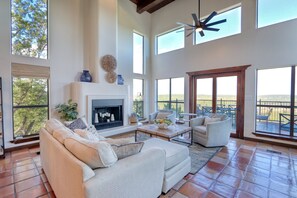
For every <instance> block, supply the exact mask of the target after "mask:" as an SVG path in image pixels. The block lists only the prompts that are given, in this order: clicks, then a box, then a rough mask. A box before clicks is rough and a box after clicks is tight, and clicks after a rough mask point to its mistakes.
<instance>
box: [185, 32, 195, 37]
mask: <svg viewBox="0 0 297 198" xmlns="http://www.w3.org/2000/svg"><path fill="white" fill-rule="evenodd" d="M194 32H195V30H193V31H192V32H190V33H189V34H188V35H187V37H189V36H190V35H191V34H193V33H194Z"/></svg>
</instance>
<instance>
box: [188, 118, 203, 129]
mask: <svg viewBox="0 0 297 198" xmlns="http://www.w3.org/2000/svg"><path fill="white" fill-rule="evenodd" d="M204 119H205V118H204V117H197V118H193V119H191V120H190V127H193V126H199V125H202V124H203V122H204Z"/></svg>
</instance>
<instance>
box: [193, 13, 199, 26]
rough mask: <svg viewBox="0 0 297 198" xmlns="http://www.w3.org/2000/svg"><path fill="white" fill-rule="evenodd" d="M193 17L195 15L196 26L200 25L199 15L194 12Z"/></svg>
mask: <svg viewBox="0 0 297 198" xmlns="http://www.w3.org/2000/svg"><path fill="white" fill-rule="evenodd" d="M192 17H193V20H194V22H195V26H196V27H199V26H200V21H199V19H198V17H197V15H196V14H195V13H192Z"/></svg>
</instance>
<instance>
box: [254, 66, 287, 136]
mask: <svg viewBox="0 0 297 198" xmlns="http://www.w3.org/2000/svg"><path fill="white" fill-rule="evenodd" d="M257 82H258V84H257V111H256V131H261V132H268V133H276V134H281V135H289V131H290V125H289V124H288V122H290V121H289V120H288V119H289V118H290V105H291V104H290V101H291V100H290V95H291V67H284V68H276V69H264V70H258V78H257Z"/></svg>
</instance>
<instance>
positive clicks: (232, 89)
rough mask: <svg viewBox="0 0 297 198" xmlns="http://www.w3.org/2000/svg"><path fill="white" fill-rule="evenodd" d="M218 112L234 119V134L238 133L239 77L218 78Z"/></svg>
mask: <svg viewBox="0 0 297 198" xmlns="http://www.w3.org/2000/svg"><path fill="white" fill-rule="evenodd" d="M216 104H217V105H216V112H217V113H221V114H226V115H228V116H229V117H230V118H231V119H232V132H233V133H236V113H237V76H227V77H218V78H217V98H216Z"/></svg>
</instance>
